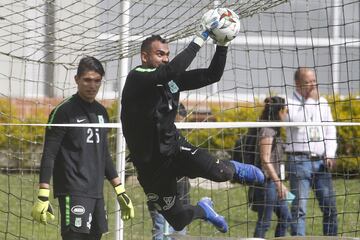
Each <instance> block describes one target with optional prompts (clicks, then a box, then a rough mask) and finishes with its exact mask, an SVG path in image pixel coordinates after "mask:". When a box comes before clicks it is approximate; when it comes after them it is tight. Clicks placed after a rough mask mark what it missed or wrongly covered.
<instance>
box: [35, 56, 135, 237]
mask: <svg viewBox="0 0 360 240" xmlns="http://www.w3.org/2000/svg"><path fill="white" fill-rule="evenodd" d="M104 74H105V72H104V69H103V67H102V65H101V63H100V62H99V61H98V60H97V59H96V58H94V57H84V58H82V59H81V60H80V63H79V66H78V69H77V74H76V76H75V81H76V84H77V87H78V91H77V93H76V94H74V95H72V96H71V97H70V98H68V99H66V100H64V101H63V102H62V103H60V104H59V105H58V106H57V107H56V108H55V109H54V110H53V111H52V112H51V114H50V116H49V121H48V123H49V124H64V123H71V124H83V123H107V122H109V117H108V114H107V111H106V109H105V108H104V107H103V106H102V105H101V104H100V103H99V102H97V101H96V100H95V97H96V95H97V93H98V90H99V88H100V85H101V82H102V77H103V76H104ZM107 133H108V129H106V128H95V127H55V126H51V125H50V126H49V127H47V128H46V133H45V144H44V151H43V155H42V159H41V166H40V184H39V188H40V189H39V195H38V199H37V201H36V203H35V204H34V206H33V209H32V212H31V215H32V217H33V218H34V220H36V221H38V222H40V223H43V224H47V221H48V218H50V219H51V220H53V219H54V215H53V209H52V206H51V204H50V203H49V194H50V189H49V188H50V185H49V184H50V178H51V176H52V175H53V184H54V196H55V198H58V200H59V206H60V213H61V235H62V237H63V239H64V240H65V239H66V240H99V239H101V236H102V234H103V233H105V232H107V231H108V227H107V219H106V212H105V204H104V199H103V185H104V176H105V177H106V178H107V179H108V180H109V181H110V182H111V184H112V186H113V187H114V188H115V192H116V193H117V196H118V202H119V204H120V208H121V216H122V219H124V220H127V219H130V218H133V217H134V208H133V206H132V202H131V200H130V198H129V197H128V196H127V195H126V193H125V189H124V186H123V185H121V182H120V178H119V177H118V174H117V172H116V170H115V167H114V165H113V162H112V160H111V157H110V153H109V150H108V140H107Z"/></svg>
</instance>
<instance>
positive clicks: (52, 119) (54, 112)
mask: <svg viewBox="0 0 360 240" xmlns="http://www.w3.org/2000/svg"><path fill="white" fill-rule="evenodd" d="M71 98H73V96H71V97H69V98H67V99H65V100H64V101H62V102H61V103H60V104H59V105H57V106H56V108H55V109H54V111H53V113H52V115H51V116H50V120H49V122H48V124H52V123H53V121H54V118H55V114H56V112H57V110H58V109H59V107H61V105H63V104H64V103H66V102H68V101H69V100H70V99H71ZM48 128H49V129H51V126H49V127H48Z"/></svg>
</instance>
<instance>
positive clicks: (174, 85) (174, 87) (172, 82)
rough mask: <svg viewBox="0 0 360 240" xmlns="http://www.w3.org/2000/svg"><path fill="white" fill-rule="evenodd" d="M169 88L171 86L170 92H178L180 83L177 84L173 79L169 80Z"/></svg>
mask: <svg viewBox="0 0 360 240" xmlns="http://www.w3.org/2000/svg"><path fill="white" fill-rule="evenodd" d="M168 85H169V88H170V92H171V93H177V92H178V91H179V87H178V85H176V83H175V82H174V81H173V80H171V81H170V82H168Z"/></svg>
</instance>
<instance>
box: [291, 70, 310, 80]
mask: <svg viewBox="0 0 360 240" xmlns="http://www.w3.org/2000/svg"><path fill="white" fill-rule="evenodd" d="M307 71H313V70H312V69H311V68H308V67H298V68H297V69H296V71H295V74H294V80H295V81H299V80H301V75H302V74H303V73H304V72H307Z"/></svg>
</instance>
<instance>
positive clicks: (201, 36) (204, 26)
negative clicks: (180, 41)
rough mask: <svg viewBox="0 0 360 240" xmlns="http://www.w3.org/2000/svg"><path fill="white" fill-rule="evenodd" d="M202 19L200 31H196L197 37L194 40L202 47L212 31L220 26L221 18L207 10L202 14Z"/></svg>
mask: <svg viewBox="0 0 360 240" xmlns="http://www.w3.org/2000/svg"><path fill="white" fill-rule="evenodd" d="M200 21H201V23H200V31H198V32H197V33H196V37H195V38H194V40H193V41H194V42H195V43H196V44H197V45H199V46H200V47H202V46H203V45H204V43H205V41H206V40H207V39H208V37H209V33H210V31H211V30H212V29H214V28H216V27H218V25H219V21H220V19H219V18H218V17H217V16H214V15H211V14H209V12H207V13H205V14H204V15H203V16H202V18H201V20H200Z"/></svg>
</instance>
